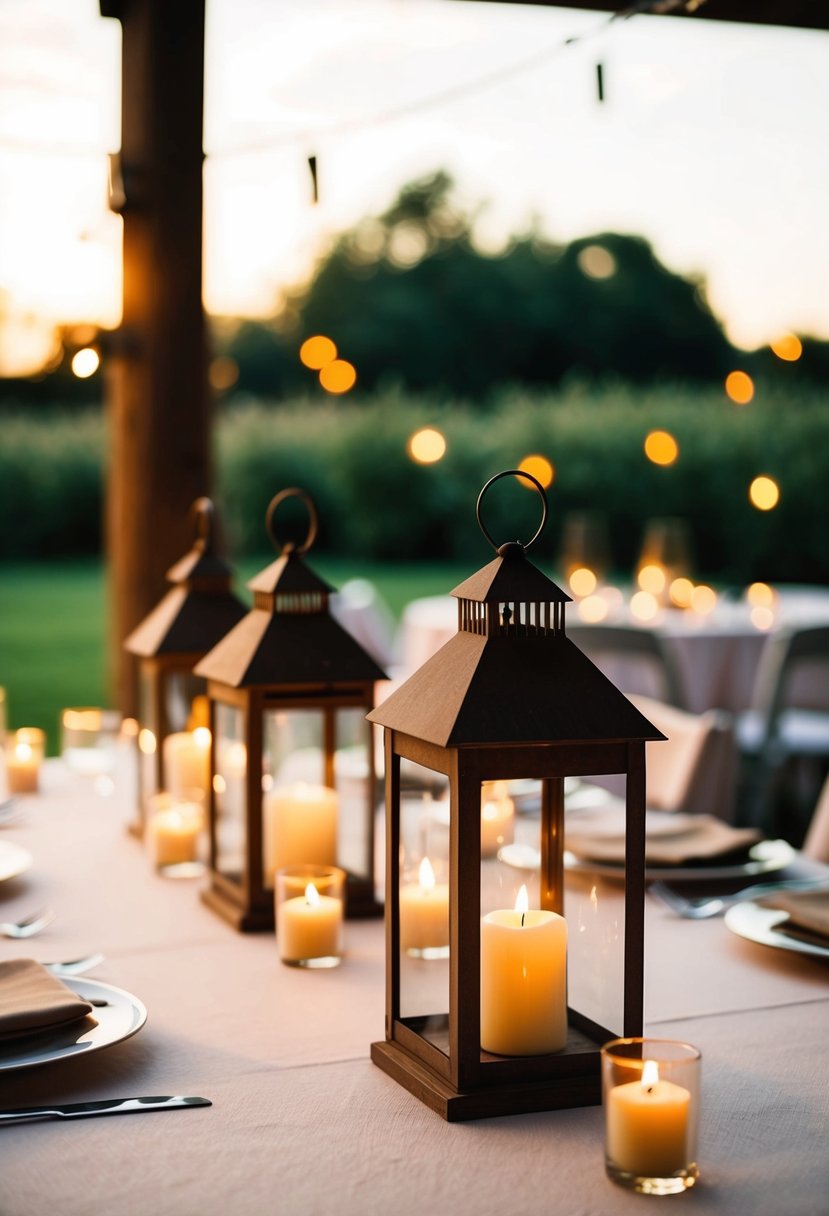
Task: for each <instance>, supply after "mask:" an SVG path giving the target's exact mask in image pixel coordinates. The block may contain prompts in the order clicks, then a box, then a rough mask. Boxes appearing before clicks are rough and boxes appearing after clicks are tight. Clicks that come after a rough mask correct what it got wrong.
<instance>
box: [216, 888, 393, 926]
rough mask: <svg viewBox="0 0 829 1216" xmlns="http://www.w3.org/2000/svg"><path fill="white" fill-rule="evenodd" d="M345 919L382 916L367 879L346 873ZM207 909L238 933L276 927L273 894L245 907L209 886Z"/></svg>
mask: <svg viewBox="0 0 829 1216" xmlns="http://www.w3.org/2000/svg"><path fill="white" fill-rule="evenodd" d="M345 889H346V903H345V908H346V912H345V918H346V920H368V919H370V918H372V917H380V916H382V915H383V905H382V904H381V903H378V902H377V900H376V899H375V898H374V891H373V886H372V883H371V882H370V880H368V879H365V878H357V877H355V875H353V874H346V888H345ZM200 894H201V898H202V900H203V902H204V903H206V904H207V906H208V908H211V909H212V910H213V911H214V912H218V914H219V916H221V917H223V918H224V920H226V921H228V922H229V923H230V924H231V925H233V928H234V929H238V930H239V931H240V932H241V933H261V932H271V933H272V932H273V930H274V927H275V917H274V903H273V893H272V892H271V896H270V899H269V900H268V901H267V902H266V903H264V904H263V905H262V906H261V907H246V906H245V905H244V904H242V903H241V902H240V901H239V899H238V898H235V896H234V895H233V894H230V893H229V892H228V891H225V890H224V889H223V887H221V886H219V885H218V881H217V882H214V883H211V885H210V886H209V887H205V889H204V890H203V891H201V893H200Z"/></svg>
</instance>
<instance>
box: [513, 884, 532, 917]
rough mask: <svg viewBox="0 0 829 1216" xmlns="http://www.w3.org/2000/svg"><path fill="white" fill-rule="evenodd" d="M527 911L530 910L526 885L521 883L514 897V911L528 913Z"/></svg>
mask: <svg viewBox="0 0 829 1216" xmlns="http://www.w3.org/2000/svg"><path fill="white" fill-rule="evenodd" d="M529 909H530V897H529V895H528V894H527V887H526V884H525V883H523V882H522V883H521V886H520V888H519V890H518V894H517V895H516V897H515V911H516V912H522V913H523V912H528V911H529Z"/></svg>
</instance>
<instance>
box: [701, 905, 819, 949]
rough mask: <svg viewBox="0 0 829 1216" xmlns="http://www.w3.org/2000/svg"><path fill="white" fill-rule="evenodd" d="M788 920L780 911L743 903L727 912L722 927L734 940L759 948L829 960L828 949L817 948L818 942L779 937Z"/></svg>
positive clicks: (787, 935)
mask: <svg viewBox="0 0 829 1216" xmlns="http://www.w3.org/2000/svg"><path fill="white" fill-rule="evenodd" d="M788 918H789V914H788V912H783V911H782V909H780V908H763V907H761V906H760V904H756V903H754V902H753V901H752V900H750V899H747V900H745V901H744V902H743V903H740V904H734V905H733V906H732V907H730V908H729V909H728V911H727V912H726V914H725V923H726V924H727V925H728V927H729V929H730V930H731V932H732V933H736V934H737V935H738V937H745V938H747V939H748V941H750V942H757V943H758V944H759V945H761V946H775V947H777V949H779V950H793V951H794V953H795V954H811V955H812V956H813V957H814V958H825V959H829V945H826V946H821V945H820V944H819V942H808V941H804V940H801V939H800V938H799V937H793V936H791V935H790V934H788V933H782V932H781V931H780V929H781V926H782V925H783V923H784V922H785V921H787V920H788Z"/></svg>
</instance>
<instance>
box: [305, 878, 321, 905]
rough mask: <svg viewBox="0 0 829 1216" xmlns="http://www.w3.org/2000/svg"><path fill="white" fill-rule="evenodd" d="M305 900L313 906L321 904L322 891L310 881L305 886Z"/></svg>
mask: <svg viewBox="0 0 829 1216" xmlns="http://www.w3.org/2000/svg"><path fill="white" fill-rule="evenodd" d="M305 902H306V904H310V906H311V907H312V908H318V907H319V906H320V893H319V891H318V890H317V888H316V887H315V886H314V884H313V883H312V882H309V883H308V886H307V887H306V888H305Z"/></svg>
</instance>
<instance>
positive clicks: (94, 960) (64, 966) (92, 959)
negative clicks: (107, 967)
mask: <svg viewBox="0 0 829 1216" xmlns="http://www.w3.org/2000/svg"><path fill="white" fill-rule="evenodd" d="M103 961H104V956H103V954H87V955H85V956H84V958H72V959H68V960H67V961H66V962H63V963H44V964H43V966H44V967H45V968H46V970H47V971H51V972H52V975H82V974H83V972H84V971H91V970H92V968H93V967H97V966H98V964H99V963H102V962H103Z"/></svg>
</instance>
